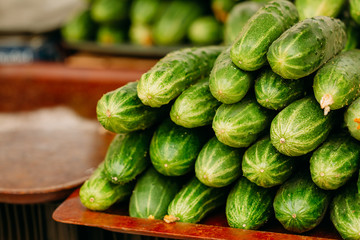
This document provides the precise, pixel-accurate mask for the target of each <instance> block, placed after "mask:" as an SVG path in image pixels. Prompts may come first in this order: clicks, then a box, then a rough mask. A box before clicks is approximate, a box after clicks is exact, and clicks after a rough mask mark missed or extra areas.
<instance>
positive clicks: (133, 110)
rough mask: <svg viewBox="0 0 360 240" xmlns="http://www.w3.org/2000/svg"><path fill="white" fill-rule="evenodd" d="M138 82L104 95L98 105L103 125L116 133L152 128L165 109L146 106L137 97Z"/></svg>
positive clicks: (99, 118)
mask: <svg viewBox="0 0 360 240" xmlns="http://www.w3.org/2000/svg"><path fill="white" fill-rule="evenodd" d="M137 84H138V83H137V82H130V83H128V84H126V85H124V86H122V87H120V88H118V89H116V90H114V91H110V92H108V93H106V94H104V95H103V96H102V97H101V98H100V100H99V101H98V103H97V106H96V114H97V119H98V121H99V122H100V123H101V125H102V126H103V127H104V128H105V129H107V130H109V131H111V132H114V133H127V132H133V131H137V130H143V129H146V128H149V127H151V126H152V125H154V124H155V123H157V122H158V120H159V119H160V118H161V116H162V115H163V114H164V112H165V111H164V110H165V108H151V107H149V106H145V105H144V104H143V103H142V102H141V101H140V99H139V98H138V96H137V91H136V87H137Z"/></svg>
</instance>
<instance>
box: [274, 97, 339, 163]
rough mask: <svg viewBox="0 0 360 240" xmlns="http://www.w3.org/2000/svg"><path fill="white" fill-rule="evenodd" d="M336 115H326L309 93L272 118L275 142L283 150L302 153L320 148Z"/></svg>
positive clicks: (289, 153)
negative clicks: (308, 95)
mask: <svg viewBox="0 0 360 240" xmlns="http://www.w3.org/2000/svg"><path fill="white" fill-rule="evenodd" d="M334 122H335V121H334V115H333V113H332V112H330V113H329V114H328V115H326V116H324V113H323V111H322V110H321V108H320V106H319V105H318V103H317V102H316V100H315V98H313V97H305V98H302V99H300V100H297V101H295V102H293V103H291V104H290V105H289V106H287V107H286V108H284V109H283V110H282V111H281V112H280V113H278V115H276V117H275V118H274V119H273V121H272V122H271V127H270V137H271V143H272V144H273V145H274V147H275V148H276V149H277V150H278V151H279V152H280V153H282V154H285V155H287V156H301V155H305V154H306V153H309V152H311V151H312V150H314V149H315V148H317V147H318V146H319V145H320V144H321V143H322V142H323V141H325V139H326V138H327V136H328V135H329V133H330V131H331V129H332V128H333V125H334Z"/></svg>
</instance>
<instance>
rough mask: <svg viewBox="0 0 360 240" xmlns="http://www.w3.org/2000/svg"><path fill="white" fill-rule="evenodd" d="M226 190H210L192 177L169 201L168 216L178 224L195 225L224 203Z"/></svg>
mask: <svg viewBox="0 0 360 240" xmlns="http://www.w3.org/2000/svg"><path fill="white" fill-rule="evenodd" d="M227 194H228V190H227V189H226V188H211V187H208V186H206V185H204V184H202V183H201V182H200V181H199V180H198V179H197V178H195V177H193V178H192V180H191V181H189V182H188V183H187V184H186V185H185V186H184V187H183V188H182V189H181V190H180V191H179V192H178V193H177V194H176V196H175V198H174V199H173V200H172V201H171V203H170V205H169V208H168V214H169V215H172V216H174V217H177V218H179V219H178V221H180V222H187V223H197V222H199V221H200V220H201V219H203V218H204V217H205V216H206V215H207V214H208V213H209V212H211V211H212V210H214V209H215V208H217V207H220V206H221V205H224V204H225V202H226V196H227Z"/></svg>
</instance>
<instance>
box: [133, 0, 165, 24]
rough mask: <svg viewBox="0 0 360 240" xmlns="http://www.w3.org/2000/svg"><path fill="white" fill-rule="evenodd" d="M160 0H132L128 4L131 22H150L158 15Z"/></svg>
mask: <svg viewBox="0 0 360 240" xmlns="http://www.w3.org/2000/svg"><path fill="white" fill-rule="evenodd" d="M161 5H162V0H133V1H132V2H131V5H130V21H131V23H132V24H136V25H138V24H140V25H143V24H145V25H148V24H152V23H153V22H154V21H155V20H156V19H157V17H158V14H159V8H161Z"/></svg>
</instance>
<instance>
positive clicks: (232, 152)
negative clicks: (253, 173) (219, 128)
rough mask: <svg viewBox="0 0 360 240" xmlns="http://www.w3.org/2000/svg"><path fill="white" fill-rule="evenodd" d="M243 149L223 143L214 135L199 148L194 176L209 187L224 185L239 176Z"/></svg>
mask: <svg viewBox="0 0 360 240" xmlns="http://www.w3.org/2000/svg"><path fill="white" fill-rule="evenodd" d="M242 156H243V150H240V149H238V148H232V147H229V146H227V145H224V144H223V143H221V142H220V141H219V140H217V138H216V137H213V138H211V139H210V140H209V141H208V142H207V143H206V144H205V145H204V147H203V148H202V149H201V151H200V153H199V155H198V157H197V159H196V162H195V174H196V177H197V178H198V179H199V180H200V182H202V183H203V184H205V185H206V186H209V187H225V186H227V185H229V184H231V183H232V182H234V181H235V180H236V179H237V178H238V177H239V176H241V158H242Z"/></svg>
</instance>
